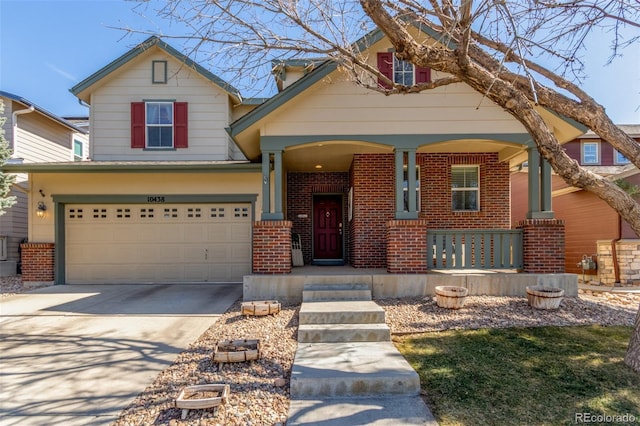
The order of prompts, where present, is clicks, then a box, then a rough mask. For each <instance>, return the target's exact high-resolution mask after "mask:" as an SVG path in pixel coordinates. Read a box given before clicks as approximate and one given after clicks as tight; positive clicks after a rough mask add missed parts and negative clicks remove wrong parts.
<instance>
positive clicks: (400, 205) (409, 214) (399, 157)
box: [395, 148, 418, 219]
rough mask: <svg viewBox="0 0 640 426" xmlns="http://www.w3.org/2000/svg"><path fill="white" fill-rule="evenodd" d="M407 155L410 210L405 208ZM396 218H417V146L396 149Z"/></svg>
mask: <svg viewBox="0 0 640 426" xmlns="http://www.w3.org/2000/svg"><path fill="white" fill-rule="evenodd" d="M405 154H406V156H407V198H408V200H409V205H408V206H407V207H408V210H405V209H404V163H405V160H404V158H405ZM395 169H396V173H395V176H396V219H417V218H418V207H417V203H416V195H415V194H416V188H417V182H416V150H415V148H409V149H406V148H403V149H396V152H395Z"/></svg>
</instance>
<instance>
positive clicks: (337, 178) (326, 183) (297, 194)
mask: <svg viewBox="0 0 640 426" xmlns="http://www.w3.org/2000/svg"><path fill="white" fill-rule="evenodd" d="M348 192H349V174H348V173H347V172H316V173H304V172H289V173H288V174H287V219H288V220H290V221H291V222H292V223H293V232H295V233H297V234H299V235H300V240H301V242H302V256H303V259H304V263H305V264H309V263H311V260H312V258H313V196H314V195H318V194H340V195H341V196H342V200H343V203H342V217H343V221H342V222H343V224H346V223H347V220H348V219H347V194H348ZM343 226H344V225H343ZM347 240H348V237H347V238H346V239H345V242H346V241H347ZM344 246H345V249H346V251H347V254H346V256H345V257H346V258H348V251H349V250H348V244H344Z"/></svg>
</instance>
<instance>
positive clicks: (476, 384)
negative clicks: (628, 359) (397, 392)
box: [395, 326, 640, 426]
mask: <svg viewBox="0 0 640 426" xmlns="http://www.w3.org/2000/svg"><path fill="white" fill-rule="evenodd" d="M631 331H632V328H631V327H601V326H586V327H536V328H509V329H483V330H454V331H446V332H439V333H427V334H420V335H412V336H405V337H402V338H396V339H395V343H396V345H397V346H398V349H399V350H400V352H402V354H403V355H404V356H405V357H406V359H407V360H408V361H409V363H411V365H412V366H413V368H415V369H416V370H417V371H418V373H419V375H420V381H421V385H422V390H423V393H424V394H426V398H427V402H428V405H429V407H430V408H431V410H432V412H433V414H434V415H435V417H436V419H437V420H438V422H439V423H440V424H441V425H445V426H446V425H479V424H486V425H512V424H531V425H560V424H575V422H576V413H590V414H591V415H592V416H595V415H608V416H618V415H624V414H627V415H628V416H634V417H635V421H636V422H640V375H639V374H637V373H634V372H633V371H632V370H631V369H630V368H628V367H627V366H626V365H625V364H624V362H623V359H624V355H625V352H626V349H627V344H628V342H629V338H630V336H631ZM619 423H621V422H619Z"/></svg>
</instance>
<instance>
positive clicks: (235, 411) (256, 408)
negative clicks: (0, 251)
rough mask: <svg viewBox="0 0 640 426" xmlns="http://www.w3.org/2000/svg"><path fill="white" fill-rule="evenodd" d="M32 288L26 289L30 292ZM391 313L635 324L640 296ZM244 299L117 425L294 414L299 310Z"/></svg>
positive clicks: (501, 323) (431, 306)
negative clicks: (233, 346)
mask: <svg viewBox="0 0 640 426" xmlns="http://www.w3.org/2000/svg"><path fill="white" fill-rule="evenodd" d="M28 290H29V289H26V291H28ZM0 291H1V293H2V296H5V295H6V294H15V293H21V292H23V291H25V289H23V288H22V285H21V281H20V279H19V277H11V278H9V279H0ZM376 302H377V303H378V304H379V305H380V306H382V307H383V308H384V309H385V311H386V316H387V323H388V324H389V326H390V327H391V330H392V333H393V334H396V335H398V334H410V333H419V332H424V331H440V330H447V329H452V328H457V329H462V328H466V329H470V328H487V327H489V328H497V327H531V326H542V325H558V326H569V325H587V324H601V325H628V326H632V325H633V321H634V319H635V314H636V312H637V309H638V304H639V303H640V294H637V293H636V294H633V295H631V294H612V293H597V292H589V293H588V294H587V293H584V292H581V294H580V295H579V297H576V298H565V299H564V300H563V302H562V304H561V306H560V309H559V310H557V311H543V310H534V309H532V308H531V307H529V306H528V305H527V300H526V298H525V297H493V296H469V297H468V298H467V301H466V304H465V306H464V307H463V308H462V309H460V310H448V309H444V308H439V307H438V306H437V305H436V303H435V300H434V298H432V297H420V298H403V299H385V300H377V301H376ZM240 305H241V301H240V300H238V301H236V303H235V304H234V305H233V306H231V308H230V309H229V310H228V311H227V312H226V313H225V314H224V315H222V316H221V317H220V318H219V319H218V320H217V321H216V322H215V323H213V324H212V325H211V327H210V328H209V330H207V331H206V332H205V333H204V334H203V335H201V336H200V337H199V338H198V339H197V340H196V341H195V342H193V343H192V344H191V345H189V347H188V348H187V349H186V350H185V351H184V352H182V353H181V354H180V355H179V356H178V357H177V359H176V360H175V362H174V363H173V364H172V365H171V366H169V367H168V368H167V369H165V370H164V371H163V372H162V373H160V374H159V375H158V376H157V377H156V379H155V381H154V382H153V383H152V384H151V385H149V386H148V387H147V388H146V389H145V390H144V391H143V392H142V393H141V394H140V395H139V396H138V397H137V398H136V399H135V400H134V401H132V403H131V404H130V405H129V406H128V407H127V408H125V409H124V410H123V411H122V413H121V414H120V417H119V418H118V419H117V420H116V422H115V423H114V425H115V426H133V425H170V426H178V425H211V426H213V425H220V426H222V425H224V426H232V425H242V426H258V425H259V426H267V425H284V424H285V422H286V419H287V413H288V409H289V379H290V371H291V365H292V363H293V358H294V355H295V350H296V347H297V340H296V339H297V328H298V311H299V308H300V305H299V304H298V305H287V304H283V305H282V309H281V311H280V313H278V314H277V315H268V316H262V317H245V316H243V315H241V314H240ZM237 339H260V345H261V352H262V354H261V355H262V357H261V359H259V360H257V361H251V362H246V363H245V362H241V363H229V364H224V365H223V367H222V369H219V366H218V364H217V363H213V361H212V355H213V347H214V345H215V343H216V342H217V341H219V340H237ZM205 383H227V384H229V385H230V387H231V393H230V397H229V400H228V402H227V403H226V404H225V405H223V406H221V407H220V408H218V410H217V413H215V414H214V412H213V410H210V409H209V410H191V411H190V412H189V414H188V416H187V418H186V419H184V420H182V419H181V413H182V410H180V409H177V408H175V407H174V401H175V398H176V397H177V396H178V394H179V392H180V391H181V390H182V388H184V387H185V386H190V385H196V384H205Z"/></svg>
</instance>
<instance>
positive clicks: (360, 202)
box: [349, 154, 395, 268]
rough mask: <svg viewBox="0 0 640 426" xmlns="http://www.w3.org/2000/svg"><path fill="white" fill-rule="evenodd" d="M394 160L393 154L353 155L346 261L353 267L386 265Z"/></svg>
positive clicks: (391, 213)
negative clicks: (351, 203)
mask: <svg viewBox="0 0 640 426" xmlns="http://www.w3.org/2000/svg"><path fill="white" fill-rule="evenodd" d="M394 161H395V160H394V155H393V154H356V155H354V157H353V163H352V165H351V184H352V186H353V220H352V221H351V222H350V223H349V237H350V239H349V248H350V257H349V263H351V265H352V266H353V267H355V268H386V266H387V242H386V233H387V222H389V221H390V220H393V219H394V216H395V188H394V181H395V178H394V168H395V165H394V164H395V163H394Z"/></svg>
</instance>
